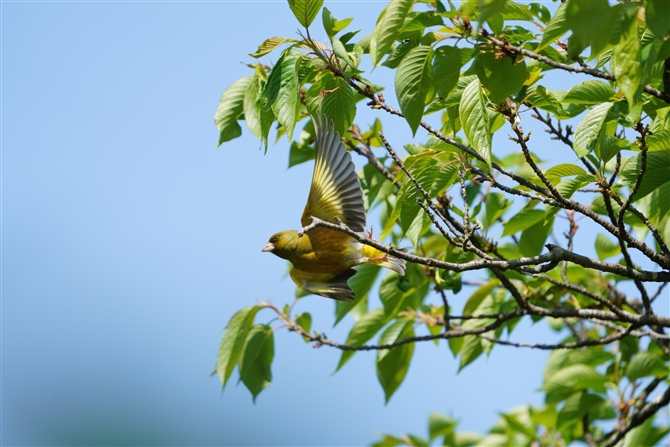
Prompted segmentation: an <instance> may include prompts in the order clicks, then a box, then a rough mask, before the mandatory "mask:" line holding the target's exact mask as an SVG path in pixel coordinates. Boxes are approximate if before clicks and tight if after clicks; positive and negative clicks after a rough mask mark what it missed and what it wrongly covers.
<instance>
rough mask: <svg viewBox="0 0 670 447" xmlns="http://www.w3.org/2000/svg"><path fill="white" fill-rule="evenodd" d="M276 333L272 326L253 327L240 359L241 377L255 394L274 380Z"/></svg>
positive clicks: (259, 325)
mask: <svg viewBox="0 0 670 447" xmlns="http://www.w3.org/2000/svg"><path fill="white" fill-rule="evenodd" d="M274 353H275V349H274V335H273V331H272V328H271V327H270V326H268V325H266V324H258V325H256V326H254V327H253V328H251V330H250V331H249V335H247V339H246V343H245V346H244V354H243V355H242V358H241V359H240V379H241V380H242V383H244V385H245V386H246V387H247V389H248V390H249V391H250V392H251V394H252V395H253V396H254V402H255V401H256V396H258V393H260V392H261V391H262V390H263V388H265V387H267V386H268V385H270V382H271V381H272V371H271V370H270V366H271V365H272V359H273V357H274Z"/></svg>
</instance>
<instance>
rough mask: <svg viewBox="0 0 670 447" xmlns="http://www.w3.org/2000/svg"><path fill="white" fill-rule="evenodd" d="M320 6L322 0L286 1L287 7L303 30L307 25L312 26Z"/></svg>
mask: <svg viewBox="0 0 670 447" xmlns="http://www.w3.org/2000/svg"><path fill="white" fill-rule="evenodd" d="M321 5H323V0H288V6H289V7H290V8H291V11H293V15H294V16H295V18H296V19H298V22H300V24H301V25H302V26H304V27H305V28H309V25H311V24H312V21H313V20H314V18H315V17H316V15H317V14H318V13H319V9H321Z"/></svg>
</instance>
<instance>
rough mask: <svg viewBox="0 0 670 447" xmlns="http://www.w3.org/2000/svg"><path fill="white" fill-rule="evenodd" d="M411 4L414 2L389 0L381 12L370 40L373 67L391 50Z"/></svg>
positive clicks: (409, 0)
mask: <svg viewBox="0 0 670 447" xmlns="http://www.w3.org/2000/svg"><path fill="white" fill-rule="evenodd" d="M413 4H414V0H391V1H390V2H389V4H388V5H387V6H386V8H385V9H384V11H382V13H381V15H380V16H379V19H378V20H377V25H376V26H375V30H374V31H373V33H372V38H371V40H370V57H371V58H372V65H373V66H376V65H377V64H378V63H379V61H381V60H382V57H384V55H385V54H386V53H388V51H389V50H390V49H391V45H392V44H393V42H394V41H395V39H396V36H397V33H398V31H399V30H400V28H401V27H402V25H403V23H404V21H405V17H407V14H408V13H409V11H410V9H411V8H412V5H413Z"/></svg>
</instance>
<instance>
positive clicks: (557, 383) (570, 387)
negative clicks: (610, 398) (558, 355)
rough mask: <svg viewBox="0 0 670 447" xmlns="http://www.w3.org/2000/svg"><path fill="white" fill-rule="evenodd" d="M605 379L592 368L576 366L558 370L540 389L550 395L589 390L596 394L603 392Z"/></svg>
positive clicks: (581, 365)
mask: <svg viewBox="0 0 670 447" xmlns="http://www.w3.org/2000/svg"><path fill="white" fill-rule="evenodd" d="M606 380H607V379H606V378H605V377H604V376H603V375H602V374H599V373H598V372H596V371H595V370H594V369H593V368H592V367H589V366H586V365H583V364H577V365H570V366H567V367H565V368H562V369H560V370H559V371H558V372H556V373H555V374H553V375H552V376H551V377H549V379H547V380H546V381H545V382H544V385H543V386H542V389H543V390H545V391H546V392H547V394H550V393H561V394H562V393H571V392H573V391H577V390H588V389H591V390H593V391H595V392H596V393H604V392H605V382H606Z"/></svg>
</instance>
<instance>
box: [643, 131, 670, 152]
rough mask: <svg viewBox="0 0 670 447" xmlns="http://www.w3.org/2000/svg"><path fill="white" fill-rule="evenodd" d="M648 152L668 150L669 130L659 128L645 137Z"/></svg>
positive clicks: (669, 143) (669, 148) (669, 144)
mask: <svg viewBox="0 0 670 447" xmlns="http://www.w3.org/2000/svg"><path fill="white" fill-rule="evenodd" d="M647 148H648V149H647V150H648V151H649V152H661V151H668V152H670V130H659V131H656V132H654V133H653V134H652V135H649V136H648V137H647Z"/></svg>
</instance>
